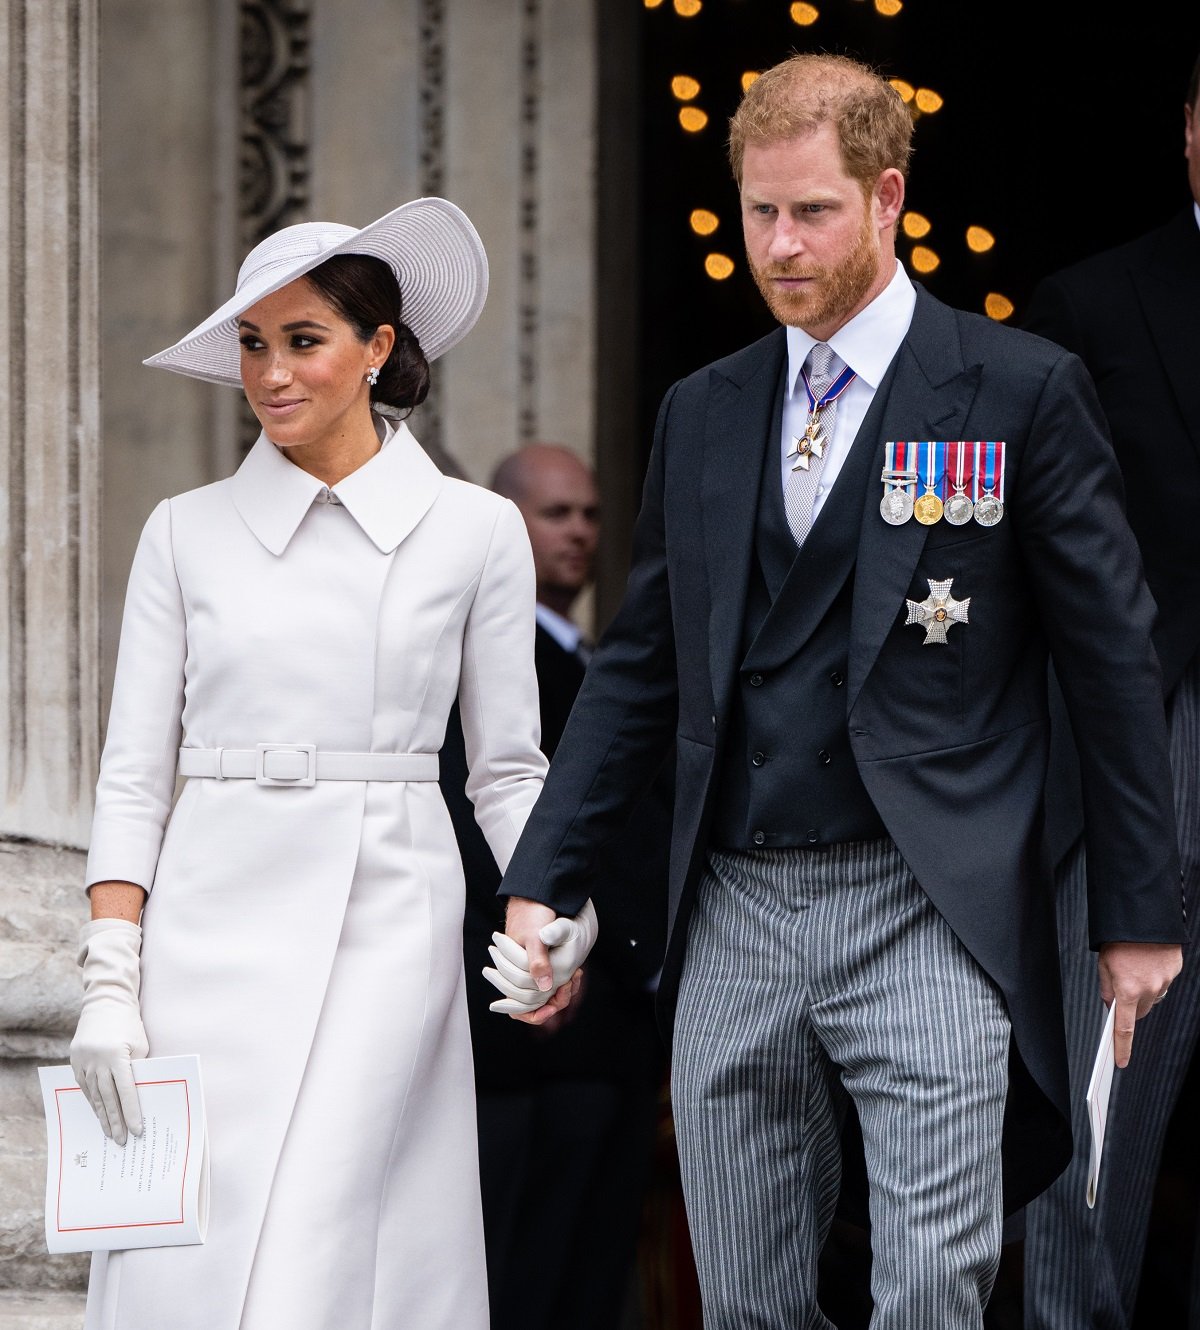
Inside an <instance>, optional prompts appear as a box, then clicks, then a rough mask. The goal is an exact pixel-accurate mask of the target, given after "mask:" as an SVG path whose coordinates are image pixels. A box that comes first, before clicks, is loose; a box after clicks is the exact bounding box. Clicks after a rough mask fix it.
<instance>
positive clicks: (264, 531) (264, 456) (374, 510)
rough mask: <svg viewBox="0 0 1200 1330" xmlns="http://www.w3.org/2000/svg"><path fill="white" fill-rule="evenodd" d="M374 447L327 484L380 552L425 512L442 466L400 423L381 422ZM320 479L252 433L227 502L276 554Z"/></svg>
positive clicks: (296, 525) (291, 533)
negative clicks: (366, 456)
mask: <svg viewBox="0 0 1200 1330" xmlns="http://www.w3.org/2000/svg"><path fill="white" fill-rule="evenodd" d="M382 442H383V446H382V447H381V448H380V450H379V452H377V453H376V454H375V456H374V457H372V458H371V460H370V461H369V462H366V463H365V464H364V465H363V466H360V467H359V468H358V470H357V471H352V472H351V473H350V475H348V476H347V477H346V478H345V480H342V481H339V482H338V484H336V485H334V486H333V491H332V492H333V493H334V494H335V495H336V496H337V498H338V500H339V501H340V502H341V504H342V505H343V506H344V507H345V509H346V511H347V512H348V513H349V514H350V516H351V517H353V518H354V520H355V521H356V522H357V523H358V525H359V526H360V527H362V529H363V531H364V533H365V534H366V535H367V536H368V537H369V539H370V540H371V541H372V543H373V544H374V545H375V546H376V547H377V548H378V549H379V551H380V553H381V554H390V553H391V552H392V550H394V549H395V548H396V547H397V545H399V544H400V542H401V541H402V540H403V539H404V537H405V536H407V535H408V533H409V532H410V531H412V529H413V528H414V527H415V526H416V525H417V523H418V522H419V521H420V520H421V518H422V517H424V516H425V514H426V513H427V512H428V511H429V508H430V506H431V505H432V503H433V501H434V499H436V498H437V495H438V491H439V489H440V488H441V484H442V473H441V472H440V471H439V470H438V469H437V467H436V466H435V465H434V464H433V462H431V461H430V460H429V457H428V456H427V455H426V453H425V451H424V450H423V449H422V447H421V445H420V444H419V443H418V442H417V441H416V439H414V438H413V436H412V434H411V433H410V432H409V429H408V426H407V425H405V424H404V423H403V422H401V423H400V424H398V425H396V426H394V427H393V426H392V425H391V423H390V422H387V421H384V422H383V441H382ZM324 490H325V486H324V485H323V484H322V483H321V481H319V480H318V479H317V478H316V476H312V475H309V473H308V472H307V471H302V470H301V469H300V468H299V467H298V466H296V465H295V463H293V462H289V461H288V460H287V458H286V457H285V456H284V455H283V453H282V452H281V451H280V450H279V449H278V448H276V447H275V445H274V444H273V443H272V442H271V441H270V439H268V438H267V436H266V435H265V434H260V435H259V436H258V442H257V443H256V444H255V445H254V447H253V448H252V449H251V450H250V452H249V454H248V455H247V457H246V460H245V461H244V462H243V463H242V465H241V466H240V467H239V468H238V470H237V473H236V475H235V476H234V477H233V503H234V506H235V507H236V508H237V510H238V512H239V513H240V514H241V516H242V520H243V521H244V522H245V523H246V525H247V526H248V527H249V528H250V530H251V531H253V532H254V534H255V536H256V537H257V538H258V539H259V540H260V541H261V542H262V543H263V545H265V546H266V548H267V549H269V550H270V551H271V553H272V554H282V553H283V552H284V550H285V549H287V547H288V544H289V543H290V542H291V539H292V537H293V536H294V535H295V534H296V531H297V529H298V528H299V526H300V523H301V522H303V521H304V519H305V517H306V516H307V515H308V510H309V509H310V508H311V507H312V505H313V503H314V501H315V500H316V498H317V495H318V494H321V493H322V492H323V491H324Z"/></svg>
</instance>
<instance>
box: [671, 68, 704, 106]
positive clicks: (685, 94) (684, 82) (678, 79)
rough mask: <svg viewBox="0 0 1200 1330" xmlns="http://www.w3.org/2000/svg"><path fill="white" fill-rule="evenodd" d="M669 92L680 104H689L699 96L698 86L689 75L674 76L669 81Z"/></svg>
mask: <svg viewBox="0 0 1200 1330" xmlns="http://www.w3.org/2000/svg"><path fill="white" fill-rule="evenodd" d="M671 91H672V92H673V93H674V94H675V96H676V97H678V98H679V100H680V101H681V102H690V101H691V100H692V98H693V97H698V96H699V95H700V84H699V81H698V80H696V79H694V78H692V77H691V75H690V74H676V75H675V77H674V78H673V79H672V80H671Z"/></svg>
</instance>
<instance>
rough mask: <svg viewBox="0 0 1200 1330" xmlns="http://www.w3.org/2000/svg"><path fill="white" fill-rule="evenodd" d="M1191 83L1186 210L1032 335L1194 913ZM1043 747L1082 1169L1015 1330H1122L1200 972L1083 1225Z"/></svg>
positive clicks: (1039, 1239)
mask: <svg viewBox="0 0 1200 1330" xmlns="http://www.w3.org/2000/svg"><path fill="white" fill-rule="evenodd" d="M1198 84H1200V60H1198V61H1197V63H1196V66H1195V68H1194V69H1193V71H1192V76H1191V81H1190V83H1189V85H1188V88H1187V93H1186V98H1185V107H1184V145H1185V155H1186V158H1187V167H1188V180H1189V183H1190V185H1191V198H1190V199H1189V201H1188V204H1187V206H1186V207H1185V208H1183V209H1181V210H1180V212H1179V214H1178V215H1177V216H1175V217H1173V218H1172V219H1171V220H1170V221H1169V222H1167V224H1166V225H1165V226H1161V227H1159V228H1157V229H1156V230H1154V231H1151V232H1150V233H1149V234H1147V235H1144V236H1142V237H1141V238H1139V239H1137V240H1134V241H1132V242H1131V243H1129V244H1126V245H1122V246H1120V247H1119V248H1117V249H1112V250H1108V251H1106V252H1104V253H1102V254H1097V255H1095V256H1093V257H1092V258H1090V259H1086V260H1084V261H1083V262H1082V263H1079V264H1076V265H1075V266H1074V267H1071V268H1067V269H1066V270H1065V271H1063V272H1060V273H1057V274H1055V275H1054V276H1052V277H1050V278H1048V279H1047V280H1046V281H1044V282H1043V283H1041V285H1040V286H1039V287H1038V288H1037V290H1036V291H1035V292H1034V295H1033V299H1032V301H1031V303H1030V307H1029V312H1028V315H1027V318H1026V326H1027V327H1029V328H1031V329H1032V330H1033V331H1035V332H1038V333H1041V334H1042V335H1043V336H1045V337H1049V338H1052V339H1053V340H1054V341H1056V342H1058V343H1059V344H1060V345H1061V346H1064V347H1066V348H1067V349H1068V350H1071V351H1074V352H1075V353H1076V354H1077V355H1079V356H1080V357H1081V358H1082V359H1083V362H1084V364H1085V365H1087V367H1088V369H1089V370H1090V371H1091V374H1092V377H1093V379H1094V380H1095V382H1096V387H1097V390H1098V392H1099V396H1100V404H1101V406H1102V407H1103V408H1104V414H1105V416H1106V417H1107V419H1108V423H1109V427H1110V429H1111V431H1112V439H1113V444H1114V447H1115V449H1116V453H1117V459H1118V461H1119V462H1120V464H1121V470H1122V472H1123V475H1124V480H1125V488H1126V492H1127V495H1128V511H1129V521H1130V524H1131V525H1132V527H1133V530H1134V533H1135V535H1136V536H1137V540H1138V544H1139V546H1140V547H1141V554H1142V559H1143V562H1144V564H1145V570H1146V580H1147V582H1148V584H1149V587H1150V591H1151V593H1152V594H1153V596H1154V599H1155V601H1156V602H1157V605H1158V615H1157V617H1156V619H1155V622H1154V645H1155V648H1156V650H1157V652H1158V658H1159V661H1160V662H1161V665H1162V673H1163V686H1164V688H1165V690H1166V695H1167V705H1168V713H1169V727H1170V742H1171V761H1172V766H1173V768H1174V775H1175V809H1176V814H1177V818H1178V823H1179V843H1180V857H1181V859H1182V862H1183V870H1184V885H1185V896H1186V895H1188V894H1189V892H1190V894H1191V897H1192V899H1193V900H1194V899H1195V898H1196V897H1195V892H1196V888H1197V886H1198V885H1200V522H1197V520H1196V519H1197V512H1198V511H1200V90H1198ZM1056 719H1058V717H1057V716H1056ZM1054 738H1055V759H1056V760H1055V762H1054V765H1053V768H1052V769H1053V770H1055V771H1056V772H1060V771H1061V772H1062V776H1061V778H1060V779H1058V780H1057V781H1055V782H1054V784H1053V785H1052V786H1051V787H1050V790H1049V796H1050V798H1049V808H1048V818H1047V824H1048V828H1049V830H1050V832H1051V834H1052V836H1053V840H1054V844H1053V846H1052V848H1051V852H1052V858H1053V859H1054V860H1055V862H1056V864H1057V866H1058V873H1057V895H1058V914H1059V930H1060V940H1061V948H1062V968H1063V980H1064V982H1063V987H1064V1000H1065V1003H1066V1015H1067V1034H1068V1049H1069V1053H1070V1062H1071V1088H1072V1100H1073V1107H1074V1126H1075V1154H1074V1157H1073V1159H1072V1162H1071V1166H1070V1168H1069V1169H1068V1170H1067V1172H1066V1173H1064V1174H1063V1175H1062V1177H1061V1178H1059V1179H1058V1181H1057V1182H1056V1183H1055V1184H1054V1186H1053V1187H1051V1188H1050V1190H1049V1191H1048V1192H1047V1193H1046V1194H1045V1195H1044V1196H1043V1197H1041V1198H1039V1199H1038V1201H1036V1202H1035V1203H1034V1205H1033V1206H1031V1207H1030V1210H1029V1213H1028V1216H1027V1226H1026V1237H1025V1322H1026V1326H1027V1327H1028V1328H1029V1330H1075V1327H1077V1326H1093V1327H1097V1330H1125V1328H1126V1327H1128V1326H1129V1325H1130V1323H1131V1318H1132V1316H1133V1313H1134V1307H1135V1305H1136V1301H1137V1293H1138V1283H1139V1277H1140V1274H1141V1268H1142V1258H1143V1250H1144V1248H1145V1242H1146V1228H1147V1222H1148V1218H1149V1214H1150V1207H1151V1200H1152V1192H1153V1186H1154V1179H1155V1175H1156V1173H1157V1170H1158V1164H1159V1160H1160V1157H1161V1153H1162V1146H1163V1138H1164V1135H1165V1133H1166V1129H1167V1125H1168V1122H1169V1120H1170V1117H1171V1113H1172V1110H1173V1109H1174V1107H1175V1104H1176V1101H1177V1099H1178V1096H1179V1092H1180V1088H1181V1086H1182V1085H1183V1082H1184V1078H1185V1076H1186V1073H1187V1070H1188V1067H1189V1065H1190V1062H1191V1059H1192V1056H1193V1053H1194V1051H1195V1047H1196V1036H1197V1031H1198V1030H1200V964H1197V959H1196V956H1195V954H1194V952H1192V951H1191V950H1190V949H1189V952H1188V956H1187V960H1186V962H1185V964H1184V968H1183V971H1182V973H1181V975H1180V978H1179V979H1178V980H1177V981H1176V982H1175V984H1174V986H1173V988H1172V990H1171V1000H1170V1002H1168V1003H1166V1004H1164V1006H1163V1007H1162V1009H1161V1010H1160V1011H1159V1012H1157V1013H1156V1014H1155V1017H1154V1019H1153V1020H1152V1021H1150V1022H1148V1023H1147V1025H1146V1028H1145V1030H1144V1031H1143V1032H1141V1033H1139V1036H1138V1045H1139V1047H1138V1056H1137V1058H1136V1059H1135V1060H1134V1063H1133V1065H1132V1066H1131V1067H1130V1068H1129V1070H1128V1071H1126V1072H1125V1073H1123V1074H1122V1075H1121V1076H1119V1077H1117V1078H1116V1081H1115V1083H1114V1085H1113V1091H1112V1098H1111V1100H1110V1103H1109V1114H1108V1125H1107V1129H1106V1133H1105V1155H1104V1160H1105V1162H1104V1167H1103V1169H1102V1171H1101V1175H1100V1185H1099V1190H1098V1194H1097V1197H1096V1204H1095V1208H1094V1209H1090V1210H1089V1209H1088V1208H1087V1207H1086V1206H1085V1204H1084V1200H1083V1197H1084V1190H1085V1185H1086V1179H1087V1171H1088V1132H1087V1127H1086V1122H1087V1118H1086V1106H1085V1103H1084V1095H1085V1092H1086V1089H1087V1083H1088V1076H1089V1074H1090V1071H1091V1062H1092V1057H1093V1055H1094V1053H1095V1048H1096V1039H1097V1036H1098V1032H1099V1028H1100V1023H1101V1021H1102V1019H1103V1009H1102V1008H1101V1007H1100V1004H1099V1003H1098V1002H1097V1000H1096V993H1095V979H1094V962H1093V960H1092V958H1091V956H1090V953H1089V949H1088V938H1087V901H1086V890H1085V887H1086V883H1085V877H1086V873H1085V855H1084V853H1083V848H1082V846H1081V845H1080V843H1079V833H1080V830H1081V828H1082V825H1083V810H1082V808H1081V806H1080V800H1079V797H1078V796H1079V781H1078V775H1077V771H1076V770H1075V769H1074V765H1075V764H1074V758H1073V752H1072V749H1071V744H1070V734H1069V726H1068V725H1065V724H1063V725H1060V726H1059V727H1058V728H1057V729H1056V731H1055V735H1054ZM1185 1264H1186V1262H1185ZM1187 1275H1188V1272H1187V1270H1186V1268H1185V1269H1182V1270H1178V1271H1177V1272H1176V1275H1175V1281H1174V1282H1182V1283H1183V1285H1184V1287H1185V1288H1186V1285H1187ZM1162 1282H1164V1283H1166V1282H1172V1281H1169V1280H1167V1279H1164V1280H1163V1281H1162ZM1179 1300H1180V1301H1185V1300H1186V1296H1184V1297H1181V1298H1180V1299H1179ZM1191 1315H1192V1318H1193V1319H1192V1320H1190V1321H1189V1324H1200V1307H1195V1306H1194V1307H1193V1308H1192V1312H1191ZM1181 1323H1182V1322H1181Z"/></svg>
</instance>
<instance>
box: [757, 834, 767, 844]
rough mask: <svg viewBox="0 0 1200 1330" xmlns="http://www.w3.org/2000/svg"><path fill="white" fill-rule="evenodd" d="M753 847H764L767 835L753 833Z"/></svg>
mask: <svg viewBox="0 0 1200 1330" xmlns="http://www.w3.org/2000/svg"><path fill="white" fill-rule="evenodd" d="M754 843H755V845H765V844H766V843H767V833H766V832H765V831H756V832H755V833H754Z"/></svg>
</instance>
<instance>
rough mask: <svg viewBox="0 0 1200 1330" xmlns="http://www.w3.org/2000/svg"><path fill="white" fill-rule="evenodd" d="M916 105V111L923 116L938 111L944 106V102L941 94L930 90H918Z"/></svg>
mask: <svg viewBox="0 0 1200 1330" xmlns="http://www.w3.org/2000/svg"><path fill="white" fill-rule="evenodd" d="M916 103H917V110H918V111H920V112H921V113H922V114H923V115H933V113H934V112H935V111H940V110H941V109H942V107H943V106H945V104H946V100H945V98H944V97H943V96H942V95H941V93H937V92H934V90H933V89H932V88H918V89H917V95H916Z"/></svg>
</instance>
